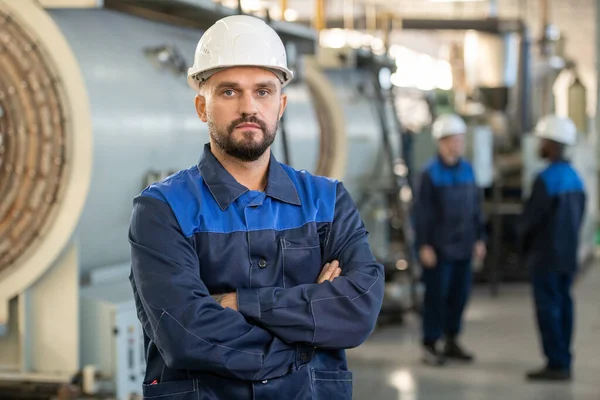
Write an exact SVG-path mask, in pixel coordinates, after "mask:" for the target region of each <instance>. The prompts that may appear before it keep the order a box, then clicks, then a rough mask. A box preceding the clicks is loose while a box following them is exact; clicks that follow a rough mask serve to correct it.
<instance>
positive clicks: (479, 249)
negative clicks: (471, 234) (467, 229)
mask: <svg viewBox="0 0 600 400" xmlns="http://www.w3.org/2000/svg"><path fill="white" fill-rule="evenodd" d="M486 253H487V249H486V247H485V242H484V241H483V240H478V241H477V242H476V243H475V247H474V248H473V255H474V256H475V259H476V260H477V261H482V260H483V259H484V258H485V255H486Z"/></svg>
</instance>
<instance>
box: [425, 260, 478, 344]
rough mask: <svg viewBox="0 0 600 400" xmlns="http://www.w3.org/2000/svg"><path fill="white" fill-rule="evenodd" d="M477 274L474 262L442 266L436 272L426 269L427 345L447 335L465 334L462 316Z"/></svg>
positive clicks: (437, 267)
mask: <svg viewBox="0 0 600 400" xmlns="http://www.w3.org/2000/svg"><path fill="white" fill-rule="evenodd" d="M472 280H473V272H472V269H471V261H470V260H469V261H465V262H451V263H450V262H440V263H438V265H437V266H436V267H435V268H423V282H424V283H425V299H424V304H423V342H424V343H432V342H435V341H437V340H438V339H440V338H441V337H442V335H446V336H447V337H451V338H453V337H455V336H458V334H459V333H460V332H461V326H462V316H463V311H464V309H465V306H466V305H467V301H468V299H469V294H470V293H471V282H472Z"/></svg>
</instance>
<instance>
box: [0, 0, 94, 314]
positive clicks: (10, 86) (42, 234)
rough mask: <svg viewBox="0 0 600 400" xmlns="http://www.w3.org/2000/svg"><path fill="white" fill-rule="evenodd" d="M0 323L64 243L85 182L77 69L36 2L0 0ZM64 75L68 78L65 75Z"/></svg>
mask: <svg viewBox="0 0 600 400" xmlns="http://www.w3.org/2000/svg"><path fill="white" fill-rule="evenodd" d="M0 68H1V70H2V74H0V106H1V108H2V113H1V114H2V115H1V117H0V132H1V133H0V137H1V139H0V140H1V142H0V198H2V201H1V202H0V323H3V322H4V321H6V318H7V312H8V311H7V306H6V303H5V302H2V300H5V301H6V300H7V299H9V298H10V297H12V296H14V295H15V294H17V293H19V292H20V291H22V290H23V289H24V288H26V287H28V286H29V285H31V284H32V282H34V281H35V280H36V279H37V278H38V277H39V276H40V275H41V274H42V273H43V272H44V271H45V270H46V269H47V268H48V267H49V265H50V263H52V262H53V261H54V259H55V258H56V257H57V256H58V254H59V253H60V252H61V250H62V249H63V248H64V246H65V244H66V243H67V242H68V241H69V239H70V237H71V235H72V233H73V230H74V229H75V225H76V222H77V219H78V218H79V215H80V213H81V209H82V207H83V203H84V201H85V197H86V193H87V189H88V186H89V175H90V164H91V121H90V116H89V109H88V105H87V97H86V93H85V89H84V86H83V82H82V78H81V74H80V71H79V69H78V67H77V63H76V61H75V58H74V57H73V54H72V52H71V50H70V49H69V47H68V46H67V45H66V43H65V41H64V39H63V38H62V34H61V33H60V31H59V29H58V28H57V27H56V25H55V24H54V23H53V22H52V20H51V19H50V18H49V16H48V15H47V14H46V13H45V12H44V11H43V10H42V9H40V8H39V6H37V5H36V4H35V3H32V2H29V1H22V0H2V1H0ZM65 78H68V79H65Z"/></svg>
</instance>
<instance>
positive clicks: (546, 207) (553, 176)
mask: <svg viewBox="0 0 600 400" xmlns="http://www.w3.org/2000/svg"><path fill="white" fill-rule="evenodd" d="M536 135H537V136H538V137H539V138H540V139H541V140H540V147H539V154H540V157H542V158H543V159H545V160H547V161H548V162H549V166H548V167H547V168H546V169H545V170H544V171H542V172H541V173H540V174H539V175H538V176H537V178H536V180H535V182H534V184H533V189H532V192H531V196H530V198H529V199H528V201H527V203H526V205H525V210H524V211H523V215H522V218H521V226H520V239H521V240H520V243H521V251H522V255H523V256H524V261H525V266H526V267H527V268H528V269H529V270H530V272H531V281H532V286H533V297H534V302H535V309H536V315H537V324H538V329H539V334H540V337H541V341H542V349H543V351H544V355H545V357H546V361H547V362H546V365H545V366H544V367H543V368H541V369H539V370H536V371H532V372H530V373H528V374H527V379H529V380H533V381H540V380H549V381H567V380H570V379H571V359H572V356H571V337H572V332H573V320H574V317H573V314H574V310H573V301H572V299H571V286H572V284H573V279H574V276H575V273H576V272H577V264H578V263H577V250H578V247H579V231H580V228H581V222H582V219H583V213H584V210H585V202H586V195H585V189H584V186H583V182H582V181H581V178H580V177H579V175H578V174H577V172H576V171H575V169H574V168H573V167H572V166H571V164H570V163H569V162H568V161H566V160H565V157H564V150H565V146H568V145H574V144H575V143H576V139H577V129H576V127H575V124H574V123H573V122H572V121H571V120H570V119H568V118H562V117H558V116H556V115H547V116H545V117H544V118H542V119H541V120H540V121H539V123H538V125H537V127H536Z"/></svg>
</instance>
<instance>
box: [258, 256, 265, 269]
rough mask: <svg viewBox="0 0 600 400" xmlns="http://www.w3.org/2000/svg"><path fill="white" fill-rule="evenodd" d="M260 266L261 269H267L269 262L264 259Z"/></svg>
mask: <svg viewBox="0 0 600 400" xmlns="http://www.w3.org/2000/svg"><path fill="white" fill-rule="evenodd" d="M258 266H259V267H261V268H265V267H266V266H267V260H265V259H264V258H263V259H262V260H260V261H259V262H258Z"/></svg>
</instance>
